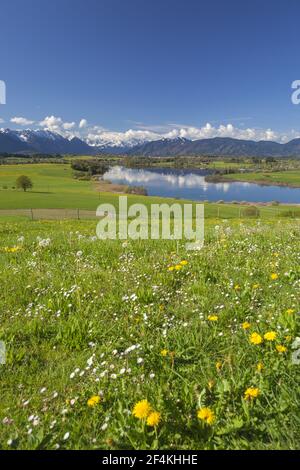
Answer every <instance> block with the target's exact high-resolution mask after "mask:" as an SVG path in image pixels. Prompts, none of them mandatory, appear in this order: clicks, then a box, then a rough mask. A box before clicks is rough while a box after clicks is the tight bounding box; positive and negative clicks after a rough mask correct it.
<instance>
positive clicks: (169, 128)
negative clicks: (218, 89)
mask: <svg viewBox="0 0 300 470" xmlns="http://www.w3.org/2000/svg"><path fill="white" fill-rule="evenodd" d="M0 122H1V120H0ZM11 122H13V123H15V124H19V125H22V126H25V125H30V124H34V121H31V120H29V119H26V118H24V117H14V118H12V119H11ZM132 123H133V122H132ZM36 125H38V126H40V127H42V128H43V129H46V130H49V131H52V132H57V133H58V134H61V135H63V136H64V137H67V138H71V137H74V136H76V137H79V138H82V139H83V140H85V141H86V142H88V143H89V144H90V145H111V146H121V145H129V146H133V145H136V144H139V143H142V142H149V141H155V140H160V139H175V138H177V137H181V138H186V139H189V140H198V139H211V138H214V137H231V138H234V139H244V140H254V141H259V140H268V141H276V142H281V143H284V142H288V141H289V140H291V139H294V138H299V137H300V132H299V131H296V130H294V129H292V130H290V131H288V132H284V133H283V132H275V131H274V130H272V129H269V128H268V129H261V128H255V127H251V128H250V127H248V128H246V127H235V126H234V125H233V124H232V123H225V124H220V125H218V126H215V125H213V124H212V123H209V122H207V123H206V124H204V125H203V126H200V127H196V126H191V125H185V124H176V123H166V124H162V125H146V124H143V123H140V122H136V123H134V125H135V127H136V128H134V129H128V130H125V131H112V130H109V129H106V128H104V127H101V126H99V125H93V126H91V125H89V124H88V121H87V119H81V120H80V121H79V122H77V124H76V123H75V121H72V122H67V121H63V119H62V118H61V117H57V116H53V115H52V116H46V117H45V118H44V119H43V120H42V121H40V122H38V123H37V124H36Z"/></svg>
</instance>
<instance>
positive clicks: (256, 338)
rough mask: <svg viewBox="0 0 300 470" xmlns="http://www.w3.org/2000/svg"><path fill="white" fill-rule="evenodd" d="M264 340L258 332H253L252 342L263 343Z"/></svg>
mask: <svg viewBox="0 0 300 470" xmlns="http://www.w3.org/2000/svg"><path fill="white" fill-rule="evenodd" d="M262 342H263V338H262V337H261V336H260V335H259V334H258V333H252V335H251V336H250V343H252V344H261V343H262Z"/></svg>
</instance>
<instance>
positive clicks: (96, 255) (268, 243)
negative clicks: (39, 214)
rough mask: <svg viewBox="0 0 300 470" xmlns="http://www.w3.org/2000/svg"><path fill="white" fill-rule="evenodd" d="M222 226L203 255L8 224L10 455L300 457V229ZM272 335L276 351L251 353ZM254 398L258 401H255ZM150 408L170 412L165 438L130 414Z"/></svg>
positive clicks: (4, 411)
mask: <svg viewBox="0 0 300 470" xmlns="http://www.w3.org/2000/svg"><path fill="white" fill-rule="evenodd" d="M215 223H217V224H218V225H220V222H215V221H211V222H209V223H208V225H207V233H206V238H205V248H204V249H203V250H201V251H200V252H186V251H185V247H184V244H181V243H180V244H179V246H177V244H176V242H174V241H165V242H162V241H153V242H147V241H144V242H140V241H136V242H132V241H129V242H128V243H127V244H125V245H123V244H122V242H118V241H110V242H103V241H97V240H96V241H93V240H92V239H91V236H93V235H94V234H95V222H87V221H85V222H74V221H73V222H72V221H64V222H47V221H46V222H20V223H18V224H16V223H2V224H0V246H1V249H0V283H1V291H0V311H1V327H0V339H2V340H4V341H5V342H6V345H7V364H6V365H5V366H0V367H1V384H2V389H1V390H2V391H1V401H0V421H1V423H2V420H3V419H4V423H7V424H2V425H1V428H0V448H2V449H3V448H7V447H9V446H14V447H16V448H22V449H28V448H48V449H54V448H57V446H59V447H60V448H80V449H83V448H88V449H99V448H107V449H110V448H114V449H126V448H132V447H134V448H155V449H156V448H160V449H163V448H168V449H169V448H172V446H173V447H174V448H179V449H194V448H198V449H209V448H212V449H223V448H226V449H249V448H250V449H258V448H259V449H261V448H263V449H266V448H267V449H270V448H271V449H279V448H280V449H283V448H288V449H293V448H299V442H300V421H299V414H298V410H299V405H300V396H299V390H300V387H299V371H300V369H299V365H298V366H296V365H293V364H292V362H291V343H292V341H293V340H294V338H295V336H297V335H298V336H299V316H298V315H297V313H296V312H299V307H300V305H299V293H300V292H299V286H300V285H299V279H300V271H299V250H300V245H299V224H297V223H295V222H294V223H293V224H291V223H288V222H283V221H281V222H277V223H276V222H274V221H266V222H264V223H257V222H255V221H254V222H250V223H249V222H243V224H242V225H240V223H238V222H235V221H232V222H227V223H226V224H224V225H222V224H221V226H220V228H219V229H218V230H216V229H215V228H214V226H215ZM20 235H25V241H24V243H23V244H22V243H21V242H20V241H18V238H19V237H20ZM37 236H40V237H42V238H48V237H49V238H50V239H51V243H50V245H49V246H48V247H44V248H42V247H39V246H38V242H37V240H36V237H37ZM14 245H18V246H20V251H18V252H17V253H7V252H5V251H4V249H3V248H4V247H12V246H14ZM79 251H80V252H82V254H81V255H79V254H77V253H78V252H79ZM183 259H185V260H187V261H188V264H187V266H184V267H183V268H182V269H181V270H180V271H176V270H175V271H172V272H170V271H168V266H170V265H172V266H173V265H174V264H176V263H178V262H179V261H181V260H183ZM271 273H277V274H278V279H277V280H271ZM131 296H133V297H131ZM288 309H293V311H292V313H287V310H288ZM209 315H217V316H218V321H216V322H211V321H209V320H208V316H209ZM246 320H247V321H248V322H249V323H250V324H251V326H250V329H249V330H244V329H243V328H242V326H241V325H242V323H243V322H244V321H246ZM270 330H271V331H276V333H277V337H276V340H275V342H274V343H273V342H269V343H268V342H266V341H265V342H264V343H263V344H262V345H258V346H255V345H252V344H250V342H249V335H250V334H251V333H252V332H254V331H256V332H259V333H260V334H261V335H263V334H264V333H265V332H267V331H270ZM275 344H277V345H278V344H282V345H284V346H285V347H286V348H287V351H286V353H282V354H280V353H278V352H277V351H276V348H275ZM132 345H136V348H135V349H134V350H132V351H131V352H130V353H128V354H127V355H124V354H122V353H123V352H124V351H125V350H126V349H127V348H128V347H130V346H132ZM163 349H166V350H167V354H166V356H162V355H161V351H162V350H163ZM92 356H93V358H92V359H91V360H90V361H89V358H91V357H92ZM138 358H142V359H143V362H142V363H141V364H139V363H138ZM217 362H219V363H220V368H218V369H217V368H216V363H217ZM259 362H263V365H264V368H263V370H262V372H258V371H257V364H258V363H259ZM123 369H124V371H125V372H124V373H123ZM72 373H74V377H73V375H71V374H72ZM114 374H115V375H114ZM150 374H154V376H153V375H150ZM150 377H152V378H150ZM251 386H252V387H257V388H259V391H260V394H259V397H258V398H257V399H254V400H253V402H247V401H245V400H244V398H243V397H244V392H245V390H246V389H247V388H248V387H251ZM99 393H100V395H101V396H102V401H101V403H100V404H99V405H97V406H96V407H95V408H89V407H88V406H87V400H88V399H89V398H90V397H91V396H92V395H98V394H99ZM145 398H147V399H148V400H149V401H150V402H151V404H152V406H153V407H154V408H155V409H156V410H159V411H160V412H161V423H160V425H159V427H158V429H157V432H153V431H152V429H151V428H149V427H147V426H145V425H144V424H143V423H142V422H140V421H139V420H137V419H136V418H134V417H133V416H132V414H131V411H132V408H133V406H134V404H135V403H136V402H137V401H138V400H141V399H145ZM200 406H202V407H209V408H210V409H211V410H213V412H214V414H215V416H216V419H215V422H214V423H213V426H207V427H206V426H205V425H204V424H203V423H202V422H200V421H198V419H197V416H196V412H197V409H198V408H199V407H200ZM32 415H34V418H30V417H32ZM66 433H69V434H67V435H66ZM64 437H65V438H64ZM10 440H12V443H11V441H10ZM8 441H9V444H7V442H8Z"/></svg>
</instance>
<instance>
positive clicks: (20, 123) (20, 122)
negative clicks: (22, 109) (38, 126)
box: [10, 116, 34, 126]
mask: <svg viewBox="0 0 300 470" xmlns="http://www.w3.org/2000/svg"><path fill="white" fill-rule="evenodd" d="M10 122H12V123H14V124H17V125H18V126H31V125H32V124H34V121H31V120H30V119H27V118H24V117H17V116H16V117H13V118H11V120H10Z"/></svg>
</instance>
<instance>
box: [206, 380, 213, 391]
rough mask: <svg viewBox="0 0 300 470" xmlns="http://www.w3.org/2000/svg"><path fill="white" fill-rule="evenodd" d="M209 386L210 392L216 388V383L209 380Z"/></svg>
mask: <svg viewBox="0 0 300 470" xmlns="http://www.w3.org/2000/svg"><path fill="white" fill-rule="evenodd" d="M207 385H208V388H209V390H211V389H212V388H213V387H214V385H215V382H214V381H213V380H209V381H208V383H207Z"/></svg>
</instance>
